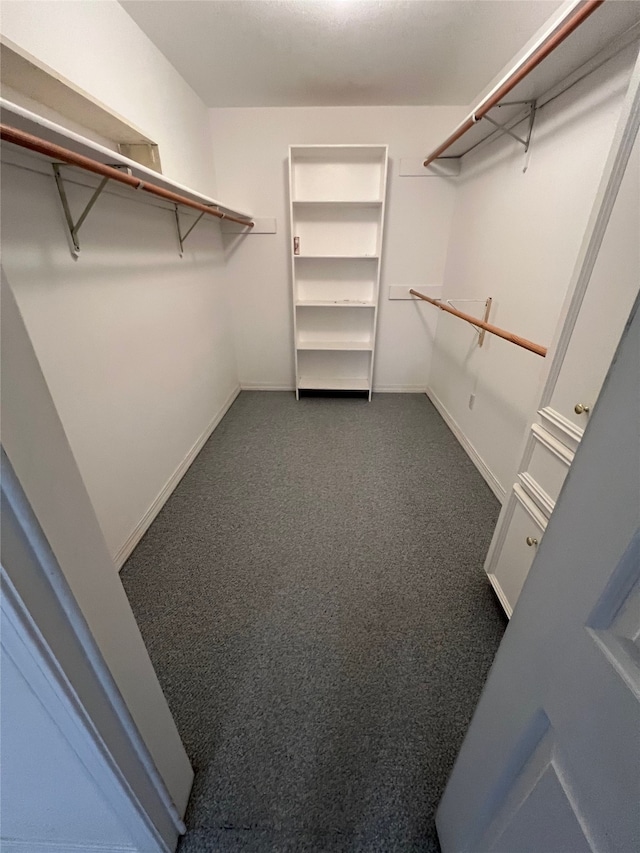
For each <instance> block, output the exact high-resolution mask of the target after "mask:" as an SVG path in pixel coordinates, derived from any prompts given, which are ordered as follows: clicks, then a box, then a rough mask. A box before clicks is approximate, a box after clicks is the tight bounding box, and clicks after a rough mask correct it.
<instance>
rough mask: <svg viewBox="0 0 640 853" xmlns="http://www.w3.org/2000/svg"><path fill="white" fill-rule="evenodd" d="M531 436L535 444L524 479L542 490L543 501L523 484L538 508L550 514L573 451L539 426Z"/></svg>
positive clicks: (571, 459)
mask: <svg viewBox="0 0 640 853" xmlns="http://www.w3.org/2000/svg"><path fill="white" fill-rule="evenodd" d="M532 433H533V438H534V439H535V441H534V444H533V450H532V452H531V457H530V459H529V464H528V465H527V470H526V480H528V481H533V483H534V484H537V486H538V489H539V490H542V493H543V494H542V496H541V498H542V499H539V496H538V495H537V494H536V489H535V488H534V489H529V488H528V487H527V484H526V483H524V485H525V488H527V491H529V492H530V493H531V495H530V496H531V497H532V498H533V499H534V501H535V502H536V503H537V504H538V505H539V506H540V508H541V509H542V510H543V511H544V512H545V513H546V514H547V515H550V514H551V512H552V510H553V507H554V505H555V503H556V501H557V500H558V495H559V494H560V489H561V488H562V484H563V483H564V481H565V478H566V476H567V473H568V471H569V468H570V466H571V462H572V461H573V451H571V450H570V449H569V448H568V447H566V446H564V445H563V444H561V443H560V442H559V441H558V440H557V439H556V438H554V437H553V436H552V435H551V434H550V433H548V432H547V431H546V430H544V429H543V428H542V427H539V426H537V425H535V426H534V427H533V430H532ZM523 482H524V481H523ZM545 496H546V497H545Z"/></svg>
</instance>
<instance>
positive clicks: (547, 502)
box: [518, 471, 556, 516]
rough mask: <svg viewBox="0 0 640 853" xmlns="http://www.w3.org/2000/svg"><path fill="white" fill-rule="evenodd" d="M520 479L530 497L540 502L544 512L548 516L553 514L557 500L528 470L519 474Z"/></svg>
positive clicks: (539, 504)
mask: <svg viewBox="0 0 640 853" xmlns="http://www.w3.org/2000/svg"><path fill="white" fill-rule="evenodd" d="M518 479H519V480H520V483H521V484H522V487H523V488H524V490H525V491H526V492H527V494H528V495H529V497H530V498H531V499H532V500H534V501H535V502H536V503H537V504H538V506H539V507H540V509H541V510H542V511H543V512H545V513H546V514H547V515H548V516H551V513H552V512H553V508H554V506H555V505H556V504H555V501H554V500H553V499H552V498H551V497H549V495H548V494H547V493H546V492H545V490H544V489H543V488H542V486H541V485H540V484H539V483H538V482H537V481H536V480H534V478H533V477H532V476H531V474H529V472H528V471H525V472H524V473H523V474H518Z"/></svg>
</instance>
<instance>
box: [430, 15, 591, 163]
mask: <svg viewBox="0 0 640 853" xmlns="http://www.w3.org/2000/svg"><path fill="white" fill-rule="evenodd" d="M603 3H604V0H586V2H585V3H584V5H582V6H579V7H578V8H577V9H574V11H573V12H572V13H571V15H570V16H569V17H568V18H567V19H566V20H565V21H564V23H563V24H562V25H561V26H560V27H559V28H558V29H557V30H556V31H555V32H554V33H553V35H551V36H550V37H549V38H548V39H547V40H546V41H545V42H543V44H541V45H540V46H539V47H538V48H537V49H536V50H534V52H533V53H532V54H531V56H530V57H529V58H528V59H527V60H526V62H524V63H523V64H522V65H521V66H520V67H519V68H517V69H516V70H515V71H514V72H513V73H512V74H510V75H509V77H507V79H506V80H505V81H504V83H503V84H502V85H501V86H500V87H499V88H498V89H496V91H495V92H494V93H493V94H492V95H491V96H490V97H488V98H487V100H486V101H483V102H482V103H481V104H480V105H479V106H478V107H477V108H476V109H475V110H474V112H473V113H472V114H471V115H470V116H469V118H468V119H466V120H465V121H464V122H463V123H462V124H461V125H460V127H459V128H458V129H457V130H454V132H453V133H452V134H451V136H450V137H449V138H448V139H446V140H445V141H444V142H443V143H442V145H440V146H439V147H438V148H436V150H435V151H432V152H431V154H429V156H428V157H427V159H426V160H425V161H424V164H423V165H424V166H428V165H429V164H430V163H433V161H434V160H435V159H436V158H437V157H440V155H441V154H443V153H444V152H445V151H446V150H447V148H450V147H451V146H452V145H453V143H454V142H457V141H458V139H460V137H461V136H464V134H465V133H466V132H467V131H468V130H470V129H471V128H472V127H473V125H474V124H476V123H477V122H478V121H480V119H481V118H483V117H484V116H485V115H486V114H487V113H488V112H489V110H491V109H493V107H495V106H496V104H497V103H498V101H501V100H502V99H503V98H504V97H505V95H508V94H509V92H510V91H511V90H512V89H513V88H514V87H515V86H517V85H518V83H519V82H520V81H521V80H523V79H524V78H525V77H526V76H527V74H529V73H530V72H531V71H533V69H534V68H536V67H537V66H538V65H540V63H541V62H542V60H543V59H546V58H547V56H549V54H550V53H551V52H552V51H554V50H555V49H556V47H558V45H559V44H561V43H562V42H563V41H564V40H565V39H566V38H567V37H568V36H570V35H571V33H572V32H573V31H574V30H575V29H577V28H578V27H579V26H580V24H582V23H583V21H586V19H587V18H588V17H589V15H591V14H593V12H595V10H596V9H597V8H598V6H602V4H603Z"/></svg>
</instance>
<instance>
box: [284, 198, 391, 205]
mask: <svg viewBox="0 0 640 853" xmlns="http://www.w3.org/2000/svg"><path fill="white" fill-rule="evenodd" d="M291 204H293V206H294V207H380V206H381V205H382V199H372V200H369V201H366V200H364V199H324V200H322V199H309V200H306V199H294V200H293V201H292V202H291Z"/></svg>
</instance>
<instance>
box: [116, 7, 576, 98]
mask: <svg viewBox="0 0 640 853" xmlns="http://www.w3.org/2000/svg"><path fill="white" fill-rule="evenodd" d="M120 2H121V5H122V6H123V7H124V9H125V10H126V11H127V12H128V13H129V15H131V17H132V18H133V19H134V20H135V21H136V23H137V24H138V25H139V26H140V27H141V28H142V30H144V32H145V33H146V34H147V35H148V36H149V38H150V39H151V40H152V41H153V42H154V43H155V44H156V45H157V47H158V48H159V49H160V50H161V51H162V53H163V54H164V55H165V56H166V57H167V59H169V61H170V62H171V63H172V65H173V66H174V67H175V68H176V69H177V70H178V72H179V73H180V74H181V75H182V76H183V77H184V79H185V80H186V81H187V82H188V83H189V84H190V85H191V86H192V88H193V89H194V90H195V91H196V92H197V93H198V95H200V97H201V98H202V100H203V101H204V102H205V104H207V105H208V106H210V107H266V106H287V107H289V106H291V107H298V106H353V105H391V104H434V105H435V104H449V105H454V104H464V105H467V104H468V103H469V102H470V101H471V99H472V98H473V97H474V96H475V95H476V94H477V93H478V92H479V91H480V90H481V89H483V88H484V86H485V85H486V84H488V83H489V81H490V80H491V79H492V78H493V77H494V76H495V75H496V73H497V72H498V71H499V70H500V69H501V68H502V66H503V65H505V64H506V63H507V62H508V61H509V60H510V59H511V57H512V56H513V55H514V54H516V53H517V52H518V50H519V49H520V48H521V47H522V46H523V45H524V44H525V43H526V42H527V41H528V40H529V39H530V38H531V36H532V35H533V34H534V33H535V32H536V30H537V29H538V28H539V27H540V26H542V24H543V23H544V22H545V21H546V20H547V19H548V18H549V17H550V16H551V15H552V14H553V12H554V11H555V10H556V9H557V8H558V7H559V6H560V5H561V0H120Z"/></svg>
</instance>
